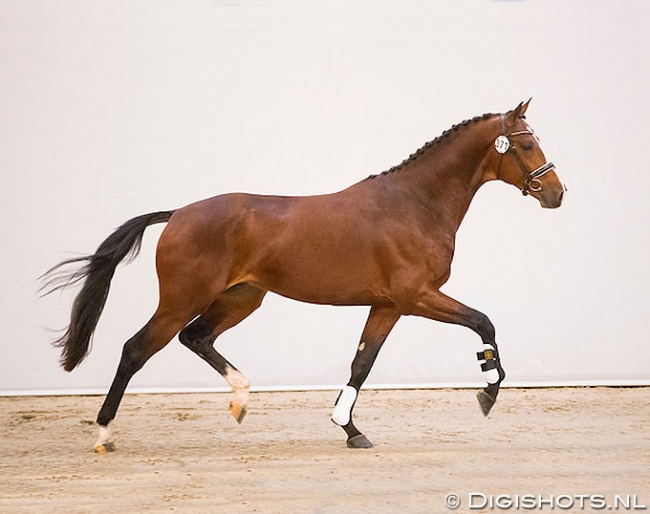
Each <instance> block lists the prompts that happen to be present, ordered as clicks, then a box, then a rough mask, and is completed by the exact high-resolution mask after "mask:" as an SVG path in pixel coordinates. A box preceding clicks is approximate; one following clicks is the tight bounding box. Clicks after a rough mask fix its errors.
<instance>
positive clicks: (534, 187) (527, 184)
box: [494, 114, 555, 196]
mask: <svg viewBox="0 0 650 514" xmlns="http://www.w3.org/2000/svg"><path fill="white" fill-rule="evenodd" d="M501 129H502V132H503V133H502V134H501V135H500V136H499V137H497V138H496V139H495V140H494V149H495V150H496V151H497V152H498V153H500V154H501V159H503V156H504V155H505V154H506V153H510V154H512V156H513V157H514V158H515V160H516V161H517V164H518V165H519V168H520V169H521V171H522V172H523V174H524V175H525V177H526V180H525V181H524V187H523V188H522V190H521V192H522V194H523V195H524V196H526V195H527V194H528V192H529V191H532V192H534V193H537V192H539V191H541V190H542V187H543V185H542V181H541V180H540V178H541V177H543V176H544V175H546V174H547V173H548V172H549V171H551V170H552V169H554V168H555V165H554V164H553V163H552V162H547V163H546V164H542V165H541V166H540V167H539V168H537V169H535V170H533V171H528V168H527V167H526V165H525V164H524V162H523V161H522V160H521V156H520V155H519V152H517V148H515V147H514V146H513V145H512V143H511V142H510V139H511V138H513V137H516V136H523V135H535V133H534V132H533V131H532V130H530V129H527V130H520V131H518V132H511V133H508V131H507V130H506V123H505V114H502V115H501ZM500 170H501V163H499V171H500ZM497 175H498V173H497Z"/></svg>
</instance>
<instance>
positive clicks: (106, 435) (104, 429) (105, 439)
mask: <svg viewBox="0 0 650 514" xmlns="http://www.w3.org/2000/svg"><path fill="white" fill-rule="evenodd" d="M94 449H95V453H100V454H104V453H111V452H114V451H115V443H114V442H113V441H111V430H110V428H109V427H108V425H106V426H102V425H99V439H97V442H96V443H95V446H94Z"/></svg>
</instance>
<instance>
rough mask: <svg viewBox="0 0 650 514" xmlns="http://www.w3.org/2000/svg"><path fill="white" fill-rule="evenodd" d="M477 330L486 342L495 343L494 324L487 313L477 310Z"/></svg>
mask: <svg viewBox="0 0 650 514" xmlns="http://www.w3.org/2000/svg"><path fill="white" fill-rule="evenodd" d="M475 330H476V332H477V333H478V334H479V335H480V336H481V338H482V339H483V341H484V342H490V343H493V342H494V341H495V339H496V331H495V329H494V325H493V324H492V322H491V321H490V318H488V317H487V316H486V315H485V314H483V313H482V312H478V311H477V312H476V319H475Z"/></svg>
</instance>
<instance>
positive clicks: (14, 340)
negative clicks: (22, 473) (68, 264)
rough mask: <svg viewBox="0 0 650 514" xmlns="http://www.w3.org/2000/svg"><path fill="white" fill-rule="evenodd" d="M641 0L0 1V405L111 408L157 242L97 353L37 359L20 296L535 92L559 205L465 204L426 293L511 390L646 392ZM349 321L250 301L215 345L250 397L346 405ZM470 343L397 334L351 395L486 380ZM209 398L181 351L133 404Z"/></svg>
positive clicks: (426, 326)
mask: <svg viewBox="0 0 650 514" xmlns="http://www.w3.org/2000/svg"><path fill="white" fill-rule="evenodd" d="M648 26H650V5H649V4H648V2H647V1H646V0H630V1H627V2H625V3H624V6H623V4H622V3H621V2H619V1H616V0H609V1H601V2H592V1H589V0H575V1H571V2H566V1H564V0H545V1H543V2H541V1H538V2H535V1H488V0H471V1H470V0H467V1H460V2H459V1H452V0H448V1H437V2H432V1H428V0H426V1H425V0H423V1H411V0H409V1H405V2H394V1H386V0H381V1H377V0H373V1H370V0H364V1H362V0H359V1H352V2H349V1H328V2H319V1H314V0H300V1H298V0H297V1H288V0H280V1H269V0H250V1H248V0H242V1H238V0H221V1H217V0H212V1H210V0H202V1H180V0H179V1H157V0H156V1H153V0H152V1H136V2H133V1H121V2H119V1H105V2H100V1H88V2H73V1H57V0H54V1H52V0H35V1H31V2H23V1H22V0H4V1H3V2H1V3H0V176H1V179H2V186H1V187H0V202H1V203H0V209H1V211H0V212H1V214H2V223H1V225H0V226H1V229H0V242H1V245H2V252H1V253H0V263H1V266H0V277H1V280H2V288H1V289H0V302H1V303H0V327H1V329H2V337H1V338H0V352H1V358H0V392H2V393H4V394H16V393H30V392H31V393H35V392H54V391H69V392H74V391H105V390H106V389H107V388H108V385H109V384H110V381H111V380H112V377H113V374H114V372H115V368H116V365H117V362H118V359H119V355H120V352H121V346H122V344H123V342H124V341H125V340H126V339H128V338H129V337H130V336H131V335H132V334H133V333H134V332H135V331H136V330H138V329H139V328H140V327H141V326H142V325H143V324H144V323H145V322H146V320H147V319H148V318H149V316H150V315H151V313H152V312H153V309H154V307H155V305H156V301H157V286H156V279H155V271H154V263H153V258H154V257H153V254H154V248H155V244H156V241H157V237H158V235H159V234H160V230H161V229H162V227H152V228H150V229H149V231H148V232H147V235H146V238H145V244H144V250H143V253H142V254H141V256H140V257H139V259H138V260H137V261H136V262H135V263H134V264H132V265H130V266H128V267H120V268H118V272H117V274H116V278H115V281H114V284H113V288H112V290H111V295H110V297H109V301H108V304H107V307H106V310H105V313H104V316H103V318H102V320H101V322H100V325H99V327H98V330H97V332H96V337H95V344H94V350H93V353H92V354H91V356H90V357H89V358H88V360H87V361H86V362H84V364H83V365H82V366H81V367H80V368H79V369H78V370H76V371H75V372H73V373H72V374H67V373H65V372H63V371H62V370H60V368H59V367H58V352H57V350H55V349H54V348H52V347H51V346H50V345H49V341H50V340H51V339H52V337H53V335H52V334H51V333H50V332H48V329H51V328H62V327H63V326H64V325H65V324H66V323H67V319H68V316H69V310H70V305H71V302H72V299H73V294H72V293H67V294H63V295H52V296H50V297H47V298H45V299H42V300H39V299H38V293H37V287H38V284H37V281H36V279H37V277H38V276H39V275H40V274H41V273H42V272H43V271H45V270H46V269H48V268H49V267H50V266H51V265H53V264H55V263H56V262H58V261H60V260H62V259H64V258H67V257H69V256H70V255H74V254H75V253H90V252H92V251H94V250H95V248H96V247H97V245H98V244H99V243H100V242H101V241H102V240H103V239H104V238H105V237H106V236H107V235H108V234H109V233H110V231H112V230H113V229H114V228H115V227H117V226H118V225H120V224H121V223H122V222H123V221H125V220H127V219H129V218H131V217H133V216H136V215H138V214H142V213H146V212H150V211H154V210H160V209H170V208H176V207H180V206H183V205H185V204H187V203H189V202H192V201H195V200H198V199H201V198H204V197H208V196H212V195H215V194H220V193H224V192H229V191H249V192H258V193H277V194H314V193H324V192H331V191H335V190H338V189H342V188H344V187H346V186H348V185H350V184H352V183H353V182H357V181H358V180H361V179H363V178H365V177H366V176H367V175H369V174H371V173H376V172H380V171H382V170H385V169H387V168H389V167H390V166H392V165H394V164H397V163H399V162H401V160H402V159H404V158H405V157H406V156H408V155H409V154H410V153H411V152H413V151H414V150H416V149H417V148H419V147H420V146H421V145H422V144H423V143H424V142H426V141H428V140H430V139H433V138H434V137H436V136H437V135H439V134H440V133H441V132H442V131H443V130H445V129H447V128H449V127H450V126H451V125H452V124H454V123H457V122H460V121H462V120H463V119H466V118H469V117H472V116H475V115H479V114H483V113H484V112H487V111H490V112H501V111H505V110H508V109H510V108H513V107H514V106H515V105H516V104H517V103H518V102H519V101H521V100H526V99H527V98H528V97H530V96H532V97H533V102H532V104H531V108H530V110H529V112H528V120H529V122H530V123H531V125H532V126H533V127H534V128H535V129H536V131H537V132H538V134H539V135H540V136H541V139H542V144H543V147H544V149H545V152H546V154H547V157H548V158H549V159H550V160H553V161H554V162H555V163H556V165H557V166H558V171H559V173H560V175H561V178H562V179H563V180H564V181H566V183H567V185H568V187H569V192H568V194H567V197H566V202H565V205H564V206H563V207H562V208H561V209H559V210H556V211H546V210H542V209H541V208H540V207H539V205H538V204H537V202H536V201H535V200H533V199H532V198H523V197H522V196H521V194H520V193H518V192H517V190H515V189H514V188H511V187H508V186H506V185H504V184H501V183H493V184H489V185H487V186H485V187H484V188H483V189H482V190H481V191H480V192H479V194H478V195H477V197H476V199H475V201H474V204H473V205H472V207H471V208H470V211H469V214H468V216H467V218H466V220H465V223H464V225H463V226H462V227H461V230H460V232H459V235H458V250H457V256H456V259H455V262H454V267H453V274H452V278H451V280H450V281H449V283H448V284H447V285H446V286H445V288H444V291H445V292H446V293H447V294H449V295H451V296H453V297H455V298H458V299H459V300H461V301H463V302H464V303H466V304H468V305H470V306H472V307H475V308H477V309H479V310H481V311H483V312H485V313H486V314H488V315H489V316H490V318H491V319H492V321H493V322H494V324H495V326H496V327H497V336H498V340H499V343H500V346H501V349H502V355H503V361H504V366H505V367H506V369H507V370H508V372H509V381H508V382H507V383H508V384H510V385H516V384H532V385H550V384H648V383H650V371H648V370H649V369H650V367H649V365H648V362H649V361H648V355H649V354H648V331H647V325H648V323H647V309H648V306H649V305H650V302H649V300H650V298H649V288H648V286H649V282H650V280H649V278H650V272H649V271H648V269H649V267H648V263H649V262H650V251H649V249H650V245H649V236H648V221H649V220H650V216H649V214H650V206H649V205H650V202H648V200H647V195H648V193H649V192H650V169H649V163H648V159H647V157H646V155H645V154H646V152H645V150H646V149H647V144H648V143H647V140H648V136H650V130H649V129H648V118H649V117H650V109H649V101H648V98H647V91H648V86H649V85H650V80H649V78H650V75H649V71H650V70H649V62H650V59H649V52H650V31H648V30H647V28H648ZM366 313H367V309H365V308H333V307H319V306H310V305H305V304H299V303H296V302H291V301H289V300H285V299H283V298H279V297H277V296H272V295H269V296H268V297H267V299H266V300H265V304H264V305H263V307H262V309H260V310H259V311H257V312H256V313H255V314H254V315H253V316H252V317H251V318H250V319H249V320H247V321H246V322H244V323H243V324H241V325H240V326H238V327H236V328H235V329H233V330H231V331H230V332H228V333H226V334H225V335H224V336H222V338H221V339H220V340H219V341H218V343H217V344H218V346H219V348H220V350H221V351H222V352H223V353H224V354H225V355H226V356H227V357H228V358H229V359H230V360H231V361H232V362H233V363H234V364H235V365H237V366H238V367H239V368H240V369H241V370H242V371H243V372H244V374H246V375H247V376H248V378H249V379H250V380H251V382H252V383H253V385H254V386H255V387H258V388H264V387H268V388H273V387H278V388H282V387H305V388H311V387H322V386H330V385H333V386H336V387H338V386H341V385H343V384H344V383H345V382H346V381H347V379H348V373H349V365H350V362H351V359H352V357H353V355H354V352H355V348H356V345H357V342H358V338H359V336H360V332H361V329H362V327H363V324H364V321H365V316H366ZM479 343H480V341H479V339H478V337H477V336H476V335H474V334H473V333H472V332H470V331H469V330H466V329H463V328H460V327H454V326H446V325H442V324H437V323H434V322H431V321H425V320H419V319H414V318H403V319H402V320H401V321H400V322H399V323H398V325H397V327H396V328H395V330H394V332H393V333H392V334H391V336H390V338H389V339H388V342H387V343H386V345H385V347H384V349H383V350H382V353H381V354H380V355H379V359H378V361H377V364H376V366H375V368H374V370H373V372H372V373H371V375H370V378H369V380H368V384H371V385H389V384H401V385H408V386H416V385H422V384H430V385H447V384H456V385H475V384H478V383H481V382H482V378H481V373H480V369H479V365H478V362H477V361H476V359H475V354H474V352H475V351H477V350H478V349H479V347H480V344H479ZM223 385H224V383H223V382H222V380H221V379H220V377H218V375H217V374H216V373H215V372H213V371H212V370H211V369H210V368H208V366H207V365H205V364H204V363H203V362H201V361H200V360H199V359H197V358H196V357H195V356H194V355H192V354H190V353H189V352H188V351H187V350H185V349H184V348H182V347H181V345H180V344H179V343H178V342H177V340H175V341H173V342H172V343H171V344H170V345H169V346H168V347H167V348H166V349H165V350H164V351H162V352H161V353H160V354H158V355H156V356H155V357H154V358H153V359H152V360H151V361H150V362H149V363H148V364H147V366H146V367H145V368H144V369H143V370H142V371H141V372H140V373H139V374H138V375H136V377H135V378H134V380H133V382H132V387H131V389H130V390H131V391H134V390H161V389H164V390H167V389H202V388H218V387H223Z"/></svg>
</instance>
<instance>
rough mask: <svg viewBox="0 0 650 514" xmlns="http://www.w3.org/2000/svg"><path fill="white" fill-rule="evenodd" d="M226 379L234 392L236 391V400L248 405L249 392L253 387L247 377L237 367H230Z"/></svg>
mask: <svg viewBox="0 0 650 514" xmlns="http://www.w3.org/2000/svg"><path fill="white" fill-rule="evenodd" d="M225 379H226V382H228V384H229V385H230V387H231V388H232V392H233V393H235V400H234V401H235V402H236V403H239V404H240V405H246V403H247V402H248V393H249V391H250V387H251V385H250V383H249V382H248V380H246V377H245V376H244V375H242V374H241V373H240V372H239V371H237V370H236V369H233V368H231V367H228V370H227V371H226V376H225Z"/></svg>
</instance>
